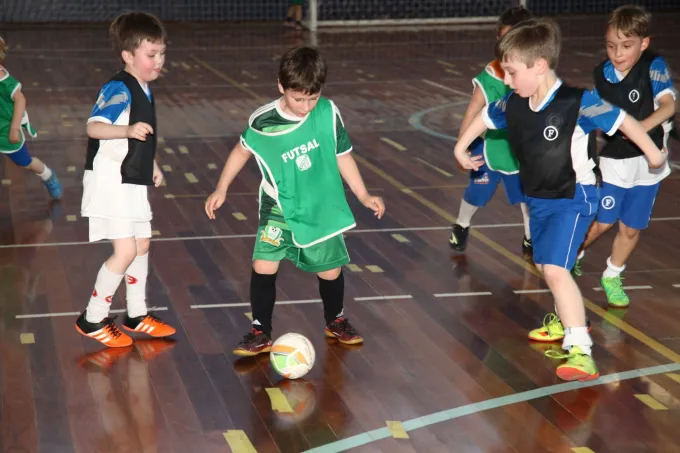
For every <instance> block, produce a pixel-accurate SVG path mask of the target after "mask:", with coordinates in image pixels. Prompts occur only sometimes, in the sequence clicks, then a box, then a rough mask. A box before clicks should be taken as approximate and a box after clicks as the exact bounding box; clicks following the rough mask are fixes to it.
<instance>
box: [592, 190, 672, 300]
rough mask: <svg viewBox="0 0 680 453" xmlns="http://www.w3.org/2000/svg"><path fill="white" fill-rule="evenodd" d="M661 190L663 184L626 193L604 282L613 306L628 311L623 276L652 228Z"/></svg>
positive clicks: (603, 286)
mask: <svg viewBox="0 0 680 453" xmlns="http://www.w3.org/2000/svg"><path fill="white" fill-rule="evenodd" d="M659 186H660V183H657V184H654V185H651V186H635V187H631V188H629V189H626V193H625V197H624V198H623V200H622V203H621V204H622V206H621V208H620V219H621V220H620V221H619V231H618V232H617V233H616V237H615V238H614V243H613V244H612V254H611V256H610V257H609V258H608V259H607V268H606V269H605V271H604V273H603V274H602V280H601V283H602V288H603V289H604V291H605V294H606V295H607V301H608V302H609V304H610V305H612V306H615V307H627V306H628V305H629V304H630V299H629V298H628V296H627V295H626V293H625V291H624V290H623V282H622V281H621V273H622V272H623V270H624V269H625V268H626V263H627V262H628V258H630V255H631V254H632V253H633V250H634V249H635V246H636V245H637V243H638V240H639V239H640V230H643V229H645V228H647V227H648V226H649V220H650V218H651V216H652V210H653V208H654V201H655V200H656V195H657V194H658V192H659Z"/></svg>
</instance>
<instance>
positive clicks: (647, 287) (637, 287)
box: [593, 285, 652, 291]
mask: <svg viewBox="0 0 680 453" xmlns="http://www.w3.org/2000/svg"><path fill="white" fill-rule="evenodd" d="M623 289H652V286H650V285H637V286H635V285H633V286H624V287H623ZM593 290H595V291H604V290H603V289H602V288H600V287H599V286H598V287H595V288H593Z"/></svg>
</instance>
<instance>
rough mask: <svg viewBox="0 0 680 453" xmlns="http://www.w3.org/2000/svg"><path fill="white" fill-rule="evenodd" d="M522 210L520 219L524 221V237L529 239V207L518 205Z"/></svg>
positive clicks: (522, 204) (524, 204)
mask: <svg viewBox="0 0 680 453" xmlns="http://www.w3.org/2000/svg"><path fill="white" fill-rule="evenodd" d="M519 207H520V209H522V218H523V219H524V237H525V238H527V239H531V229H530V228H529V206H527V204H526V203H520V204H519Z"/></svg>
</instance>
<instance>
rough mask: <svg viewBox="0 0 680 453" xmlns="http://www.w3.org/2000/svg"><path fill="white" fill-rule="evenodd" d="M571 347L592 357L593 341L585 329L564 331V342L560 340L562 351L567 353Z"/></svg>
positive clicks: (576, 328) (578, 328) (575, 328)
mask: <svg viewBox="0 0 680 453" xmlns="http://www.w3.org/2000/svg"><path fill="white" fill-rule="evenodd" d="M572 346H578V347H579V348H580V349H581V351H583V353H584V354H586V355H592V354H593V352H592V346H593V340H592V339H591V338H590V334H589V333H588V328H587V327H572V328H570V329H564V340H562V349H566V350H567V351H568V350H570V349H571V347H572Z"/></svg>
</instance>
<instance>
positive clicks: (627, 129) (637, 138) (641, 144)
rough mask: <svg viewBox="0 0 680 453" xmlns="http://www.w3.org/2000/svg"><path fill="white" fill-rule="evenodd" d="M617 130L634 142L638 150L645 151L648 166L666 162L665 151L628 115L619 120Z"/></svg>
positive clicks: (654, 166)
mask: <svg viewBox="0 0 680 453" xmlns="http://www.w3.org/2000/svg"><path fill="white" fill-rule="evenodd" d="M619 130H620V131H621V132H623V133H624V134H625V135H626V136H627V137H628V139H629V140H630V141H632V142H633V143H635V144H636V145H637V146H638V148H640V150H641V151H642V152H643V153H645V156H647V160H648V161H649V166H650V167H651V168H659V167H661V166H662V165H663V164H664V162H666V153H664V152H662V151H661V150H660V149H659V148H657V147H656V145H655V144H654V142H653V141H652V139H651V138H650V137H649V134H647V131H646V130H645V128H644V126H643V125H642V124H641V123H639V122H638V121H637V120H636V119H635V118H633V117H632V116H630V115H626V117H625V118H624V119H623V121H622V122H621V125H620V126H619Z"/></svg>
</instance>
